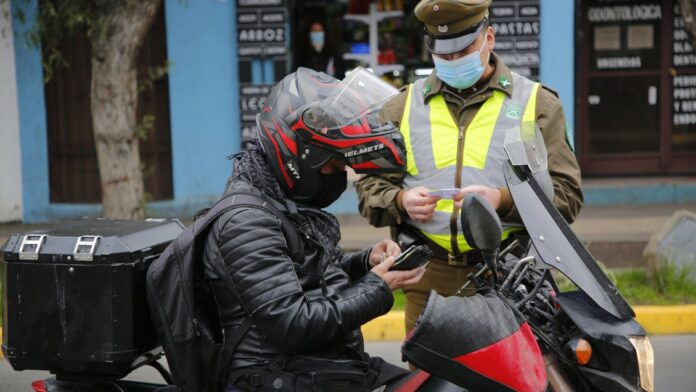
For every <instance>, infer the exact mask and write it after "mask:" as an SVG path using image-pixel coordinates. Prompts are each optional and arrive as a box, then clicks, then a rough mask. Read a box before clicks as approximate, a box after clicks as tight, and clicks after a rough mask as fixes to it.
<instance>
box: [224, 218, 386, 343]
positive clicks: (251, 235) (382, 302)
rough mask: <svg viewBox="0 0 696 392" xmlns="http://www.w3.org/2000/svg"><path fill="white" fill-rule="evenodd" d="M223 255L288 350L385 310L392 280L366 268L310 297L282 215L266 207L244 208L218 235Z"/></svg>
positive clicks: (260, 320) (251, 310)
mask: <svg viewBox="0 0 696 392" xmlns="http://www.w3.org/2000/svg"><path fill="white" fill-rule="evenodd" d="M219 249H220V253H219V255H218V257H220V258H221V259H222V260H221V261H222V262H223V263H224V265H225V267H226V268H225V271H226V273H227V274H228V276H227V278H228V279H227V281H228V284H231V285H232V286H233V290H234V291H235V292H236V294H237V296H238V298H239V300H240V302H241V306H242V307H243V309H244V310H245V311H246V312H247V314H248V315H249V316H250V317H251V318H252V320H253V321H254V324H255V325H256V327H257V328H258V329H259V330H260V331H261V332H262V333H264V335H265V336H266V337H267V338H268V339H269V341H270V343H272V344H274V345H275V346H276V347H278V349H279V350H281V351H283V352H286V353H300V352H307V351H310V350H312V349H314V348H316V347H319V346H321V345H322V344H325V343H327V342H329V341H331V340H333V339H335V338H336V337H338V336H341V335H344V334H347V333H349V332H351V331H353V330H355V329H357V328H359V327H360V326H361V325H362V324H364V323H366V322H368V321H369V320H372V319H373V318H375V317H377V316H380V315H382V314H384V313H386V312H387V311H388V310H389V309H390V308H391V306H392V304H393V301H394V300H393V297H392V294H391V291H390V290H389V286H387V284H386V283H385V282H384V280H382V278H380V277H379V276H377V275H375V274H373V273H367V274H366V275H364V276H363V277H362V278H361V279H359V280H357V281H355V282H353V284H352V286H350V287H349V288H347V289H345V290H343V291H342V292H339V293H337V294H336V295H333V296H331V297H324V296H320V297H312V298H310V297H308V296H306V295H305V293H304V292H303V290H302V286H301V285H300V282H299V280H298V277H297V275H296V273H295V266H294V265H293V262H292V260H291V259H290V258H289V257H288V246H287V243H286V241H285V238H284V236H283V234H282V231H281V226H280V221H279V220H278V219H277V218H276V217H274V216H273V215H271V214H269V213H267V212H266V211H262V210H258V209H253V208H251V209H242V210H240V211H239V212H236V213H235V214H234V215H232V216H230V217H229V218H228V220H227V222H226V223H225V225H224V227H223V228H222V230H221V232H220V236H219Z"/></svg>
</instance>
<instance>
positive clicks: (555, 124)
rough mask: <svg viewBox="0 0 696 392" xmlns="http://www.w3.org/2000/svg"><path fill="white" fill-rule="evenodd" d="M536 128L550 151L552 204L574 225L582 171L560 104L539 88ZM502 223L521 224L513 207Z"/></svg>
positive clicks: (579, 202)
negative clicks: (518, 222)
mask: <svg viewBox="0 0 696 392" xmlns="http://www.w3.org/2000/svg"><path fill="white" fill-rule="evenodd" d="M537 124H538V125H539V128H540V129H541V133H542V136H543V137H544V144H546V150H547V151H548V166H549V173H550V174H551V181H552V182H553V188H554V198H553V204H554V206H556V208H557V209H558V211H559V212H560V213H561V215H563V217H564V218H565V219H566V220H567V221H568V223H572V222H573V221H574V220H575V218H576V217H577V215H578V213H579V212H580V208H581V207H582V202H583V196H582V189H581V179H580V167H579V166H578V161H577V159H576V158H575V154H574V153H573V151H572V150H571V148H570V145H569V141H568V139H567V133H566V119H565V115H564V114H563V107H562V105H561V101H560V100H559V99H558V97H557V96H556V95H555V94H554V93H553V92H552V91H550V90H548V89H547V88H545V87H544V88H540V89H539V92H538V95H537ZM508 192H509V191H508ZM503 197H505V196H503ZM507 197H509V193H508V195H507ZM503 219H504V220H506V221H519V220H520V217H519V213H518V212H517V209H516V208H515V207H514V206H513V207H512V209H511V210H510V211H509V212H508V213H507V214H506V215H505V216H504V217H503Z"/></svg>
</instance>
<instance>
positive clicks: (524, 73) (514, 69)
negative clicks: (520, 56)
mask: <svg viewBox="0 0 696 392" xmlns="http://www.w3.org/2000/svg"><path fill="white" fill-rule="evenodd" d="M510 71H512V72H514V73H516V74H520V75H522V76H524V77H526V78H530V77H532V69H531V68H517V67H510Z"/></svg>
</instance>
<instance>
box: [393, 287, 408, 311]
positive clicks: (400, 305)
mask: <svg viewBox="0 0 696 392" xmlns="http://www.w3.org/2000/svg"><path fill="white" fill-rule="evenodd" d="M393 294H394V306H392V310H404V309H405V308H406V295H405V294H404V291H403V290H396V291H394V292H393Z"/></svg>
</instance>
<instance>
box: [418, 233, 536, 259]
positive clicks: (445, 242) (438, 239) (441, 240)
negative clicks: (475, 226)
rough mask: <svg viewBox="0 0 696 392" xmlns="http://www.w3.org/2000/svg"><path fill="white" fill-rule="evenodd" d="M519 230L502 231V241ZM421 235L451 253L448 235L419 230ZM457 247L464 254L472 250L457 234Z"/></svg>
mask: <svg viewBox="0 0 696 392" xmlns="http://www.w3.org/2000/svg"><path fill="white" fill-rule="evenodd" d="M521 230H522V229H521V228H509V229H506V230H504V231H503V240H505V239H507V238H508V236H509V235H510V233H514V232H516V231H521ZM421 232H422V233H423V234H425V236H426V237H428V238H429V239H430V241H432V242H434V243H435V244H437V245H439V246H440V247H442V248H443V249H445V250H447V252H452V242H451V241H450V238H451V236H450V234H433V233H428V232H427V231H423V230H421ZM457 246H458V248H459V251H460V252H462V253H464V252H467V251H470V250H471V249H472V247H471V246H469V244H468V243H467V242H466V238H464V235H463V234H459V235H458V236H457Z"/></svg>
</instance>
